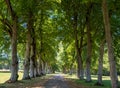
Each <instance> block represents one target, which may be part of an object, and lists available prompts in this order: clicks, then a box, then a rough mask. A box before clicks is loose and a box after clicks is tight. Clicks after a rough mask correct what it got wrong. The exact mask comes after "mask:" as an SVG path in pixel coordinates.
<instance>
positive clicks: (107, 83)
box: [65, 75, 120, 88]
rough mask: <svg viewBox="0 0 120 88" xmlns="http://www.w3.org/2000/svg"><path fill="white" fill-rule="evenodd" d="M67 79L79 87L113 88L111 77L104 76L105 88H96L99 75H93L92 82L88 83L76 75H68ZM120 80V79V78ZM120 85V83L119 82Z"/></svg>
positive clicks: (99, 87) (101, 87)
mask: <svg viewBox="0 0 120 88" xmlns="http://www.w3.org/2000/svg"><path fill="white" fill-rule="evenodd" d="M65 78H68V79H71V80H72V81H74V82H75V83H76V84H77V85H83V86H87V87H88V88H111V81H110V77H109V76H103V84H104V86H95V83H96V82H97V75H92V81H91V82H89V83H87V82H86V81H85V80H79V79H78V78H77V77H76V75H67V76H65ZM119 80H120V78H119ZM119 85H120V82H119Z"/></svg>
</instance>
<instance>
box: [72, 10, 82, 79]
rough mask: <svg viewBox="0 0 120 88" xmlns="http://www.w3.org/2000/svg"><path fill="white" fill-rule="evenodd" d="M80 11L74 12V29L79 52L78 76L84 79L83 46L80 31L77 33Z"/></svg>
mask: <svg viewBox="0 0 120 88" xmlns="http://www.w3.org/2000/svg"><path fill="white" fill-rule="evenodd" d="M77 17H78V13H77V12H76V11H75V12H74V20H73V29H74V37H75V47H76V52H77V76H78V78H80V79H84V76H83V64H82V58H81V47H79V45H78V44H79V42H78V41H79V40H78V33H77V21H78V18H77Z"/></svg>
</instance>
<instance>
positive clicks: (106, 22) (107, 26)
mask: <svg viewBox="0 0 120 88" xmlns="http://www.w3.org/2000/svg"><path fill="white" fill-rule="evenodd" d="M102 10H103V20H104V25H105V36H106V42H107V46H108V58H109V64H110V77H111V84H112V88H118V78H117V70H116V65H115V57H114V50H113V45H112V36H111V27H110V21H109V15H108V8H107V2H106V0H103V1H102Z"/></svg>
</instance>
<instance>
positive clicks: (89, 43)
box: [86, 4, 92, 82]
mask: <svg viewBox="0 0 120 88" xmlns="http://www.w3.org/2000/svg"><path fill="white" fill-rule="evenodd" d="M88 7H89V8H88V11H87V14H86V15H87V16H86V22H87V23H86V25H87V59H86V81H87V82H90V81H91V71H90V67H91V55H92V41H91V27H90V13H91V8H92V5H91V4H90V6H88Z"/></svg>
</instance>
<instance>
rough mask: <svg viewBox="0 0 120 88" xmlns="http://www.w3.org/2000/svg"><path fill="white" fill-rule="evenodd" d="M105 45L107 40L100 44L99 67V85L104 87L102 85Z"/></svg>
mask: <svg viewBox="0 0 120 88" xmlns="http://www.w3.org/2000/svg"><path fill="white" fill-rule="evenodd" d="M104 44H105V39H103V40H102V41H101V43H100V56H99V65H98V82H97V85H103V84H102V75H103V71H102V70H103V55H104Z"/></svg>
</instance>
